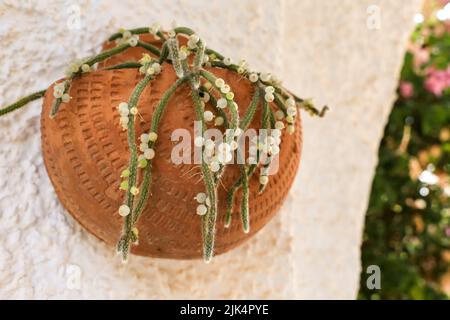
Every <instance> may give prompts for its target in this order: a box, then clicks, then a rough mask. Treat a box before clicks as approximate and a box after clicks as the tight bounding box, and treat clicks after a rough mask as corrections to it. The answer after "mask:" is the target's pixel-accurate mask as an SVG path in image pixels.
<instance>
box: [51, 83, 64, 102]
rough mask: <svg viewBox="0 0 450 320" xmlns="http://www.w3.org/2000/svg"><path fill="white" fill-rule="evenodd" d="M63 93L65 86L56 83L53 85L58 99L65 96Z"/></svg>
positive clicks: (54, 94)
mask: <svg viewBox="0 0 450 320" xmlns="http://www.w3.org/2000/svg"><path fill="white" fill-rule="evenodd" d="M63 94H64V87H61V86H58V85H55V86H54V87H53V96H54V97H55V98H56V99H58V98H61V97H62V96H63Z"/></svg>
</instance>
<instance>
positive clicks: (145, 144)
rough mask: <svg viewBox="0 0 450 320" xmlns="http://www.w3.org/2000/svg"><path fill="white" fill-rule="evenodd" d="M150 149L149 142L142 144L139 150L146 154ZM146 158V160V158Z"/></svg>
mask: <svg viewBox="0 0 450 320" xmlns="http://www.w3.org/2000/svg"><path fill="white" fill-rule="evenodd" d="M148 149H149V146H148V143H147V142H142V143H141V144H140V145H139V150H141V151H142V152H145V151H146V150H148ZM144 158H145V156H144Z"/></svg>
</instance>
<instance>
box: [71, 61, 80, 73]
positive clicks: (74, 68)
mask: <svg viewBox="0 0 450 320" xmlns="http://www.w3.org/2000/svg"><path fill="white" fill-rule="evenodd" d="M78 70H80V65H79V64H78V63H72V64H71V65H70V66H69V72H70V73H77V72H78Z"/></svg>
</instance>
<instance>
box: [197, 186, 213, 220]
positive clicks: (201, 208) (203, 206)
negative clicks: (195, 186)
mask: <svg viewBox="0 0 450 320" xmlns="http://www.w3.org/2000/svg"><path fill="white" fill-rule="evenodd" d="M194 199H195V200H197V202H198V203H199V205H198V206H197V214H198V215H199V216H203V215H205V214H206V213H207V212H208V207H210V206H211V201H210V200H209V198H208V197H207V196H206V194H205V193H203V192H200V193H197V195H196V196H195V197H194Z"/></svg>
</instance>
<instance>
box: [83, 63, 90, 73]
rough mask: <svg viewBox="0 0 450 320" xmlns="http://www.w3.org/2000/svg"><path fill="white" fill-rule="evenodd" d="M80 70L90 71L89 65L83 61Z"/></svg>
mask: <svg viewBox="0 0 450 320" xmlns="http://www.w3.org/2000/svg"><path fill="white" fill-rule="evenodd" d="M81 71H82V72H89V71H91V67H90V66H89V65H88V64H86V63H84V64H82V65H81Z"/></svg>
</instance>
